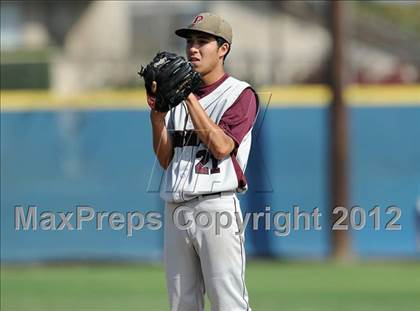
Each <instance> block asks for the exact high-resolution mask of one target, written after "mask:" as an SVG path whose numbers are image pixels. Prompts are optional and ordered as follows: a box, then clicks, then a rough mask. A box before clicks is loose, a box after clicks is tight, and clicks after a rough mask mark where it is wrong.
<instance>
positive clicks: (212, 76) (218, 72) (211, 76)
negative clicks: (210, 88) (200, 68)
mask: <svg viewBox="0 0 420 311" xmlns="http://www.w3.org/2000/svg"><path fill="white" fill-rule="evenodd" d="M224 74H225V70H224V68H223V67H221V68H217V69H215V70H213V71H211V72H209V73H208V74H206V75H204V76H202V77H201V79H202V80H203V83H204V85H210V84H213V83H214V82H217V81H218V80H219V79H220V78H221V77H223V75H224Z"/></svg>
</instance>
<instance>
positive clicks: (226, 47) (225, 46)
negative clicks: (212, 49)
mask: <svg viewBox="0 0 420 311" xmlns="http://www.w3.org/2000/svg"><path fill="white" fill-rule="evenodd" d="M229 48H230V46H229V43H227V42H224V43H223V44H222V45H221V46H220V47H219V55H220V56H225V55H226V54H227V53H228V52H229Z"/></svg>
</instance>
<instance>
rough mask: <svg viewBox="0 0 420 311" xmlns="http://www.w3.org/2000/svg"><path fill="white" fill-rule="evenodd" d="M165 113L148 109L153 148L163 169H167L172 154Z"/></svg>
mask: <svg viewBox="0 0 420 311" xmlns="http://www.w3.org/2000/svg"><path fill="white" fill-rule="evenodd" d="M165 115H166V113H162V112H158V111H156V110H151V111H150V121H151V123H152V132H153V150H154V152H155V154H156V157H157V158H158V160H159V163H160V165H161V166H162V167H163V169H167V168H168V166H169V163H171V160H172V156H173V148H172V141H171V138H170V136H169V133H168V130H167V129H166V126H165Z"/></svg>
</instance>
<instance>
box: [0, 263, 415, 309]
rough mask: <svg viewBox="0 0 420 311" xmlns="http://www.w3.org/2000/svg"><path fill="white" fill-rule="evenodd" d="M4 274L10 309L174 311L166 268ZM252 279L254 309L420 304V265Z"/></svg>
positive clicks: (360, 266) (267, 270)
mask: <svg viewBox="0 0 420 311" xmlns="http://www.w3.org/2000/svg"><path fill="white" fill-rule="evenodd" d="M1 272H2V273H1V310H4V311H20V310H25V311H41V310H42V311H47V310H86V311H87V310H89V311H95V310H97V311H105V310H125V311H128V310H136V311H137V310H147V311H148V310H151V311H154V310H168V303H167V298H166V289H165V283H164V271H163V268H162V267H161V266H155V265H140V264H139V265H87V266H83V265H80V266H79V265H75V266H30V267H28V266H26V267H19V266H14V267H3V268H2V270H1ZM246 277H247V285H248V290H249V294H250V298H251V306H252V308H253V310H254V311H258V310H264V311H269V310H273V311H274V310H276V311H277V310H279V311H282V310H285V311H347V310H352V311H414V310H418V308H419V306H420V263H372V262H370V263H352V264H332V263H279V262H271V261H270V262H265V261H253V262H250V263H249V264H248V266H247V275H246ZM206 310H210V308H209V307H208V305H207V308H206ZM226 311H230V310H226Z"/></svg>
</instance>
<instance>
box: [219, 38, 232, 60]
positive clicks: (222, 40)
mask: <svg viewBox="0 0 420 311" xmlns="http://www.w3.org/2000/svg"><path fill="white" fill-rule="evenodd" d="M216 41H217V47H218V48H220V47H221V46H222V45H223V44H224V43H227V44H229V42H227V41H226V40H225V39H223V38H221V37H216ZM229 52H230V44H229V50H228V51H227V53H226V54H225V56H223V62H225V59H226V56H228V54H229Z"/></svg>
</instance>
